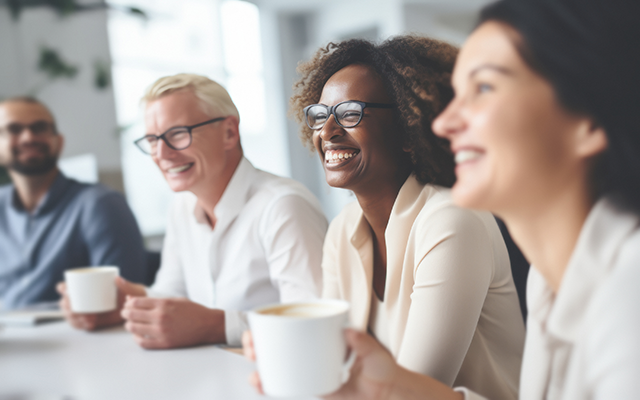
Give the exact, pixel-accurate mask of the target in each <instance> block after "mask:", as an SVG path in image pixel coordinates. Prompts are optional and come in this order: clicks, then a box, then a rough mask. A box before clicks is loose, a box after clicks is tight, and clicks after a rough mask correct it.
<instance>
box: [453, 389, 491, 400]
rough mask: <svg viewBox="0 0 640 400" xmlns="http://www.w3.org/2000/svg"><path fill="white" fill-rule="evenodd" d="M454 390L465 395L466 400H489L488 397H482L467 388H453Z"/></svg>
mask: <svg viewBox="0 0 640 400" xmlns="http://www.w3.org/2000/svg"><path fill="white" fill-rule="evenodd" d="M453 390H454V391H456V392H458V393H462V394H463V395H464V400H487V398H486V397H482V396H480V395H479V394H477V393H474V392H472V391H471V390H469V389H467V388H466V387H457V388H453Z"/></svg>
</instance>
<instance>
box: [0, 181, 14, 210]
mask: <svg viewBox="0 0 640 400" xmlns="http://www.w3.org/2000/svg"><path fill="white" fill-rule="evenodd" d="M12 192H13V185H12V184H8V185H2V186H0V207H6V206H7V205H9V202H10V201H11V193H12Z"/></svg>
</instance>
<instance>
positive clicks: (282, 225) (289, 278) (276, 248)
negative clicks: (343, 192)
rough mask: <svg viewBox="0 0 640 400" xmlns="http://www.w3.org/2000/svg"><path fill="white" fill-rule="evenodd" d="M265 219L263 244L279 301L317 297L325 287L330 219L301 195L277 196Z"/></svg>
mask: <svg viewBox="0 0 640 400" xmlns="http://www.w3.org/2000/svg"><path fill="white" fill-rule="evenodd" d="M265 217H266V218H264V220H263V221H262V222H264V224H262V226H263V229H264V230H263V232H264V235H263V236H262V237H263V239H262V240H263V246H264V249H265V256H266V259H267V263H268V264H269V274H270V276H271V281H272V283H273V284H274V286H275V287H277V288H278V289H279V291H280V301H281V302H290V301H299V300H306V299H312V298H317V297H319V296H320V293H321V289H322V272H321V266H320V265H321V262H322V243H323V241H324V236H325V233H326V231H327V220H326V218H325V217H324V215H323V214H322V212H321V211H320V209H319V208H317V207H315V206H314V205H313V204H311V203H310V202H309V201H308V200H306V199H305V198H303V197H302V196H299V195H287V196H283V197H281V198H279V199H277V200H276V201H275V202H274V204H273V205H272V206H271V207H269V209H268V210H266V212H265Z"/></svg>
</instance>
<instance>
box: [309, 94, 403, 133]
mask: <svg viewBox="0 0 640 400" xmlns="http://www.w3.org/2000/svg"><path fill="white" fill-rule="evenodd" d="M367 107H369V108H393V107H395V105H394V104H383V103H365V102H363V101H356V100H347V101H343V102H341V103H338V104H336V105H335V106H325V105H324V104H312V105H310V106H306V107H305V108H304V116H305V120H306V121H307V126H308V127H309V128H311V129H313V130H318V129H322V127H323V126H324V124H325V123H326V122H327V120H328V119H329V116H330V115H331V114H333V117H334V118H335V120H336V123H337V124H338V125H340V126H341V127H343V128H353V127H354V126H356V125H358V124H359V123H360V121H362V116H363V115H364V109H365V108H367Z"/></svg>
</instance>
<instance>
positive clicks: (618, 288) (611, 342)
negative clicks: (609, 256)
mask: <svg viewBox="0 0 640 400" xmlns="http://www.w3.org/2000/svg"><path fill="white" fill-rule="evenodd" d="M610 267H611V269H610V270H609V274H608V276H607V277H606V279H604V280H602V282H601V283H600V287H599V288H598V289H597V290H596V291H595V293H593V295H592V296H593V298H592V301H591V304H590V306H589V313H588V316H587V319H586V321H585V326H584V332H585V335H584V340H586V346H587V347H586V349H587V353H586V354H587V356H594V355H596V354H604V355H606V356H605V358H604V359H601V360H599V361H598V362H599V363H600V365H601V366H602V364H603V363H605V364H609V365H610V366H611V368H612V369H614V368H618V369H620V368H623V369H626V370H627V371H629V370H635V371H636V373H637V372H640V362H639V360H640V346H638V345H637V343H638V337H640V290H639V288H640V228H638V229H636V230H635V232H634V233H633V234H632V235H631V236H628V237H627V238H626V239H625V240H624V243H622V245H621V246H620V248H619V250H618V253H617V254H616V256H615V261H614V262H613V264H612V265H611V266H610ZM589 364H590V365H593V363H589Z"/></svg>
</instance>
